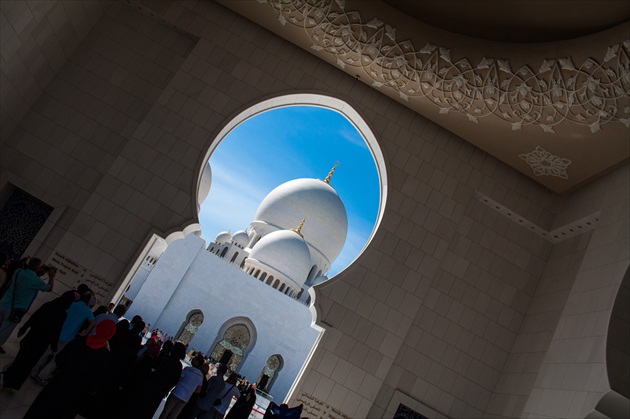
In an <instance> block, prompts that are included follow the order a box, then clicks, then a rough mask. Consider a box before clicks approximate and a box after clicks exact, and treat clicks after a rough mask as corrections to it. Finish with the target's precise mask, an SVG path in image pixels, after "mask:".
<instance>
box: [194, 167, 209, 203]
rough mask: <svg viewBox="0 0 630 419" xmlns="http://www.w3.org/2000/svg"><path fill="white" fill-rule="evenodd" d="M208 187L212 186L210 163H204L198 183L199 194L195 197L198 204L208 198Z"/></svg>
mask: <svg viewBox="0 0 630 419" xmlns="http://www.w3.org/2000/svg"><path fill="white" fill-rule="evenodd" d="M210 185H212V169H211V168H210V163H206V165H205V167H204V168H203V172H202V173H201V179H200V181H199V192H198V197H197V202H199V204H203V202H204V201H205V200H206V198H207V197H208V193H209V192H210Z"/></svg>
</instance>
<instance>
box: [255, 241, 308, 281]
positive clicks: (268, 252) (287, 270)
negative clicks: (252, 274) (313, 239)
mask: <svg viewBox="0 0 630 419" xmlns="http://www.w3.org/2000/svg"><path fill="white" fill-rule="evenodd" d="M247 262H249V263H251V262H254V263H256V265H258V266H259V267H264V266H268V267H270V268H272V269H274V270H275V271H277V272H278V273H280V274H282V275H284V276H285V277H286V278H287V279H290V280H291V281H293V282H295V283H296V284H297V285H298V286H300V287H301V286H302V285H304V281H306V276H307V275H308V272H309V270H310V268H311V253H310V251H309V249H308V246H307V245H306V242H305V241H304V238H303V237H302V236H300V235H299V234H298V233H296V232H295V231H291V230H278V231H274V232H273V233H269V234H267V235H266V236H265V237H263V238H262V239H260V241H259V242H258V243H256V245H255V246H254V247H253V248H252V251H251V252H250V254H249V257H248V258H247Z"/></svg>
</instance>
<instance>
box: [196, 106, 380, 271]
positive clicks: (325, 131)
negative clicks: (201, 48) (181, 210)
mask: <svg viewBox="0 0 630 419" xmlns="http://www.w3.org/2000/svg"><path fill="white" fill-rule="evenodd" d="M336 162H339V166H338V167H337V170H336V171H335V175H334V176H333V179H332V181H331V185H332V186H333V187H334V188H335V190H336V191H337V193H338V194H339V196H340V197H341V200H342V201H343V203H344V205H345V207H346V211H347V213H348V237H347V238H346V243H345V245H344V248H343V250H342V251H341V254H340V255H339V257H338V258H337V260H336V261H335V263H333V265H332V267H331V269H330V271H329V277H332V276H334V275H336V274H337V273H339V272H340V271H341V270H343V269H344V268H345V267H346V266H348V265H349V264H350V263H351V262H352V261H353V260H354V259H355V258H356V257H357V256H358V255H359V254H360V252H361V250H362V249H363V247H364V246H365V244H366V243H367V240H368V239H369V237H370V234H371V233H372V230H373V228H374V223H375V222H376V217H377V214H378V207H379V201H380V187H379V180H378V172H377V170H376V165H375V163H374V158H373V157H372V154H371V152H370V151H369V149H368V147H367V144H366V143H365V141H364V140H363V138H362V137H361V135H360V134H359V133H358V131H357V130H356V129H355V128H354V126H353V125H352V124H351V123H350V122H349V121H348V120H347V119H346V118H345V117H344V116H342V115H341V114H339V113H338V112H335V111H332V110H329V109H325V108H317V107H311V106H291V107H284V108H279V109H274V110H270V111H267V112H264V113H262V114H258V115H256V116H254V117H252V118H250V119H248V120H247V121H245V122H243V123H241V124H240V125H238V126H237V127H236V128H235V129H234V130H232V132H230V133H229V134H228V135H227V136H226V137H225V139H224V140H223V141H222V142H221V144H219V146H218V147H217V148H216V150H215V151H214V152H213V153H212V156H211V157H210V166H211V168H212V186H211V188H210V193H209V194H208V197H207V198H206V200H205V202H204V203H203V205H202V206H201V211H200V213H199V221H200V224H201V228H202V237H203V238H204V239H205V240H206V243H209V242H211V241H212V240H214V238H215V237H216V236H217V234H219V233H220V232H222V231H227V230H228V229H230V230H231V232H232V233H234V232H236V231H238V230H245V229H246V228H247V227H248V225H249V223H250V222H251V221H252V220H253V218H254V215H255V214H256V210H257V209H258V206H259V205H260V203H261V202H262V201H263V199H264V198H265V196H267V194H268V193H269V192H271V191H272V190H273V189H274V188H276V187H277V186H279V185H281V184H282V183H284V182H287V181H289V180H293V179H298V178H317V179H324V178H325V177H326V176H327V175H328V172H330V169H331V168H332V167H333V166H334V164H335V163H336Z"/></svg>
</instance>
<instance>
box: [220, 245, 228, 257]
mask: <svg viewBox="0 0 630 419" xmlns="http://www.w3.org/2000/svg"><path fill="white" fill-rule="evenodd" d="M227 251H228V248H227V247H226V248H225V249H223V251H222V252H221V257H224V256H225V254H226V253H227Z"/></svg>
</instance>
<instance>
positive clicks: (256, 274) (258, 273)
mask: <svg viewBox="0 0 630 419" xmlns="http://www.w3.org/2000/svg"><path fill="white" fill-rule="evenodd" d="M258 275H260V269H259V270H257V271H256V273H255V274H254V278H258Z"/></svg>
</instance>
